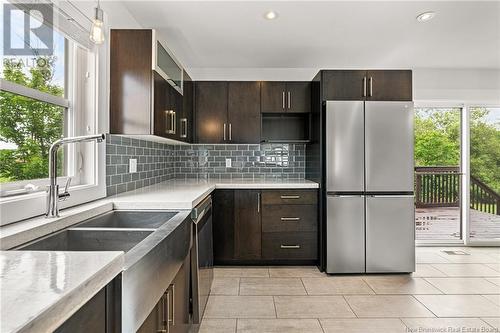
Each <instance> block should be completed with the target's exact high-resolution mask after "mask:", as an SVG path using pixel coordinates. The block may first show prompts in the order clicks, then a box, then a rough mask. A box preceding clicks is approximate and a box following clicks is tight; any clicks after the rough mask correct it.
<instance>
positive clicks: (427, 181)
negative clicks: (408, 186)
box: [415, 166, 460, 208]
mask: <svg viewBox="0 0 500 333" xmlns="http://www.w3.org/2000/svg"><path fill="white" fill-rule="evenodd" d="M415 203H416V205H417V207H418V208H425V207H458V206H459V205H460V168H459V167H441V166H435V167H434V166H432V167H415Z"/></svg>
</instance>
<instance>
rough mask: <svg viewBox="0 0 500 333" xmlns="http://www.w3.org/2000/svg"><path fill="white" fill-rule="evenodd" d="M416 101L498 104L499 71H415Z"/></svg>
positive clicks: (499, 90) (499, 91)
mask: <svg viewBox="0 0 500 333" xmlns="http://www.w3.org/2000/svg"><path fill="white" fill-rule="evenodd" d="M413 93H414V96H413V99H414V100H415V101H446V100H448V101H463V102H465V103H469V104H474V103H481V104H491V105H500V70H498V69H491V70H488V69H415V70H414V71H413Z"/></svg>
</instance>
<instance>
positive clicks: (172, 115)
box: [109, 29, 186, 140]
mask: <svg viewBox="0 0 500 333" xmlns="http://www.w3.org/2000/svg"><path fill="white" fill-rule="evenodd" d="M153 55H154V56H153ZM168 59H170V61H171V62H172V66H170V65H168V64H170V63H169V62H168V61H167V60H168ZM154 60H156V61H155V63H153V61H154ZM174 63H175V65H176V66H177V65H178V64H177V63H176V62H175V60H174V59H173V58H172V56H171V55H170V54H169V53H168V51H167V50H166V49H165V48H164V47H163V46H162V43H161V41H159V40H157V39H156V34H155V31H154V30H151V29H111V33H110V125H109V128H110V133H111V134H126V135H155V136H160V137H164V138H169V139H175V140H179V139H180V134H179V129H180V123H178V122H179V120H180V118H181V117H182V118H186V117H185V116H184V114H183V113H182V112H183V111H182V109H183V97H182V94H181V92H182V88H183V85H182V76H183V75H182V73H181V74H180V75H179V74H178V72H179V70H180V71H181V72H182V68H181V67H179V66H177V67H176V66H173V64H174ZM174 67H175V71H174V70H169V69H170V68H174ZM165 71H166V72H165ZM167 72H168V73H167ZM168 75H170V76H168Z"/></svg>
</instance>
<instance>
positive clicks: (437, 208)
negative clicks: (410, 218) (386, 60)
mask: <svg viewBox="0 0 500 333" xmlns="http://www.w3.org/2000/svg"><path fill="white" fill-rule="evenodd" d="M415 231H416V240H417V244H422V245H425V244H436V243H439V244H457V243H458V244H465V245H500V107H499V106H495V107H491V106H480V105H479V106H466V105H465V106H457V107H441V106H439V107H435V106H430V107H420V106H419V107H415Z"/></svg>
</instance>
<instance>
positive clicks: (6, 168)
mask: <svg viewBox="0 0 500 333" xmlns="http://www.w3.org/2000/svg"><path fill="white" fill-rule="evenodd" d="M1 4H2V11H5V12H6V13H7V14H8V19H6V20H5V22H4V24H3V26H2V29H7V30H6V31H2V32H1V33H2V34H3V35H4V36H5V35H8V36H9V37H8V38H7V39H8V40H6V41H4V43H6V44H7V43H8V44H9V45H7V46H5V45H4V48H3V51H4V52H3V53H2V61H1V64H0V80H1V82H0V83H1V84H0V209H1V217H2V219H1V223H0V224H7V223H11V222H15V221H18V220H21V219H25V218H28V217H32V216H36V215H40V214H42V213H43V212H44V209H45V194H44V192H45V190H46V186H47V185H48V163H49V157H48V155H49V154H48V153H49V148H50V146H51V144H52V143H53V142H54V141H56V140H57V139H59V138H61V137H65V136H77V135H87V134H94V133H96V129H97V126H96V125H97V124H96V118H97V117H96V107H95V105H96V103H97V99H96V98H97V96H96V95H97V94H96V91H97V89H96V74H97V73H96V62H97V55H96V53H95V52H94V50H93V46H92V45H91V44H90V43H89V42H88V32H87V31H85V29H84V28H83V27H82V26H80V25H79V24H78V23H77V22H76V21H75V20H73V19H71V18H70V17H68V15H67V14H66V13H65V12H63V11H62V10H61V9H60V8H56V7H55V6H53V5H52V3H44V5H45V6H48V7H42V8H41V9H40V8H35V9H36V10H31V8H30V7H29V6H30V4H17V3H16V4H15V5H14V4H11V3H7V2H5V1H2V2H1ZM35 6H36V5H35ZM40 12H41V13H42V17H43V18H40ZM4 14H5V13H1V15H2V17H4ZM47 17H49V19H47ZM27 25H28V27H27ZM33 27H35V28H33ZM36 28H40V29H41V28H44V29H45V32H44V33H38V34H37V33H34V32H33V31H34V30H36ZM27 36H28V37H27ZM47 36H49V37H47ZM26 38H28V42H27V41H26ZM47 49H48V51H47ZM6 50H7V51H6ZM19 50H20V51H19ZM99 158H104V148H98V147H97V146H96V144H95V143H79V144H72V145H68V146H63V148H61V149H60V150H59V152H58V183H59V184H60V185H61V186H64V183H65V182H66V180H67V178H68V177H70V178H71V184H72V190H71V192H72V198H71V199H69V200H68V202H67V203H65V204H63V205H61V207H64V206H70V205H74V204H78V203H81V202H84V201H88V200H92V199H95V198H96V197H99V196H102V194H103V192H102V190H101V188H103V187H104V184H100V182H99V181H98V172H97V170H98V161H99ZM96 188H98V189H99V190H98V191H97V192H96V191H95V189H96ZM78 190H82V191H85V190H86V191H87V193H86V194H85V195H82V194H81V193H83V192H81V193H77V192H76V191H78ZM73 194H75V195H73ZM20 204H24V205H25V206H24V207H29V208H28V209H26V210H21V211H16V209H15V208H14V207H20V206H19V205H20Z"/></svg>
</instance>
